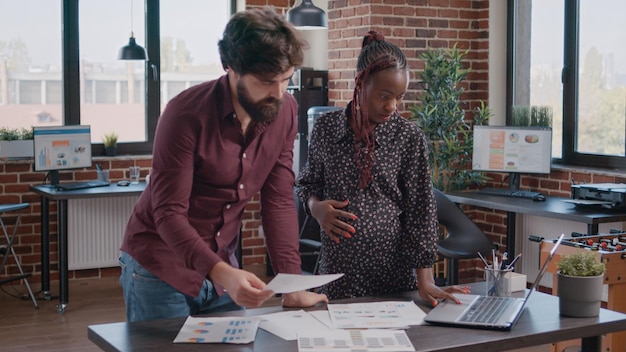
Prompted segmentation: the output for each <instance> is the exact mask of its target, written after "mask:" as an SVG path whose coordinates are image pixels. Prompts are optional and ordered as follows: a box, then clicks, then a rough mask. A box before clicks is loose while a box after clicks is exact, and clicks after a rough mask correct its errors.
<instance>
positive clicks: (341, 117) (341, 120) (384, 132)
mask: <svg viewBox="0 0 626 352" xmlns="http://www.w3.org/2000/svg"><path fill="white" fill-rule="evenodd" d="M350 104H352V102H350V103H349V104H348V107H347V108H346V109H345V110H340V111H338V112H335V113H336V114H337V119H336V120H337V123H338V125H337V126H336V127H335V128H334V130H335V131H336V135H335V139H336V141H337V142H339V141H341V140H343V139H344V138H350V139H352V138H354V132H352V128H351V127H350V124H349V123H348V116H347V112H348V111H350V110H349V109H350ZM335 113H333V114H335ZM402 118H403V117H402V116H400V115H398V113H397V112H394V113H393V114H391V118H390V119H389V121H387V122H385V123H383V124H380V125H378V126H376V128H375V129H374V143H376V144H377V145H379V146H386V145H389V144H390V143H392V142H393V140H392V136H393V133H392V132H393V131H394V130H396V129H397V128H399V126H398V119H402Z"/></svg>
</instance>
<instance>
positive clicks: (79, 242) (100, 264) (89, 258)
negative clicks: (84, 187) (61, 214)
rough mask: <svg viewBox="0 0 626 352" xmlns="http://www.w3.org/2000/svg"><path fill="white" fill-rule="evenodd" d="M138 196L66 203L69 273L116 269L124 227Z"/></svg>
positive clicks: (74, 200) (69, 201) (79, 200)
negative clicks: (71, 271)
mask: <svg viewBox="0 0 626 352" xmlns="http://www.w3.org/2000/svg"><path fill="white" fill-rule="evenodd" d="M138 198H139V196H127V197H111V198H92V199H70V200H68V214H67V222H68V224H67V236H68V268H69V269H70V270H80V269H94V268H108V267H114V266H118V265H119V264H118V261H117V259H118V257H119V248H120V245H121V243H122V238H123V236H124V230H125V229H126V223H127V222H128V219H129V217H130V214H131V212H132V210H133V207H134V205H135V202H137V199H138Z"/></svg>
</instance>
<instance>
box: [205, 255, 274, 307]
mask: <svg viewBox="0 0 626 352" xmlns="http://www.w3.org/2000/svg"><path fill="white" fill-rule="evenodd" d="M209 276H210V277H211V280H212V281H214V282H216V283H218V284H220V285H222V286H223V287H224V289H225V290H226V291H227V292H228V295H229V296H230V297H231V298H232V299H233V301H234V302H235V303H237V305H239V306H242V307H246V308H256V307H260V306H261V304H263V302H265V301H267V300H268V299H269V298H270V297H272V296H273V295H274V291H263V289H264V288H265V282H263V280H261V279H259V278H258V277H257V276H256V275H254V274H253V273H251V272H248V271H245V270H241V269H237V268H233V267H232V266H230V265H229V264H227V263H225V262H220V263H217V264H216V265H215V266H214V267H213V270H211V272H210V273H209Z"/></svg>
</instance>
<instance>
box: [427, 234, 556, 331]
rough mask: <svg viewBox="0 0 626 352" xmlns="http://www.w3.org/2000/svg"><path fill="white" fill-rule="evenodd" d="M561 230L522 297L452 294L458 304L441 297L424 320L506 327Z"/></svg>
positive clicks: (545, 265) (520, 309) (517, 313)
mask: <svg viewBox="0 0 626 352" xmlns="http://www.w3.org/2000/svg"><path fill="white" fill-rule="evenodd" d="M564 236H565V235H564V234H562V235H561V236H559V238H558V240H557V241H556V243H555V244H554V247H552V250H550V254H549V255H548V257H547V258H546V261H545V262H544V263H543V265H542V266H541V270H539V274H537V278H536V279H535V281H534V282H533V284H532V286H531V288H530V290H529V291H528V293H527V294H526V297H524V298H519V297H492V296H484V295H465V294H455V295H454V296H455V297H457V298H458V299H459V300H460V301H461V304H457V303H456V302H452V301H443V302H441V303H439V304H438V305H437V306H436V307H435V308H433V309H432V310H431V311H430V312H429V313H428V314H427V315H426V317H425V318H424V321H426V322H429V323H433V324H440V325H449V326H455V327H468V328H485V329H497V330H508V329H510V328H511V327H513V325H514V324H515V323H516V322H517V319H518V318H519V317H520V316H521V315H522V312H523V311H524V306H525V305H526V302H528V298H529V297H530V295H531V294H532V293H533V291H534V290H535V289H536V288H537V286H539V282H540V281H541V277H542V276H543V274H544V273H545V272H546V269H547V268H548V263H549V262H550V260H551V259H552V257H553V256H554V253H555V252H556V248H557V247H558V246H559V244H561V241H562V240H563V237H564Z"/></svg>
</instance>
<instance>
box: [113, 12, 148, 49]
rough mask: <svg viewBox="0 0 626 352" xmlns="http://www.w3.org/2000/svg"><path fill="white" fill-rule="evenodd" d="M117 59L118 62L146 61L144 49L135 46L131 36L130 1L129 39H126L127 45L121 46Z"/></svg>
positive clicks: (131, 17) (131, 16)
mask: <svg viewBox="0 0 626 352" xmlns="http://www.w3.org/2000/svg"><path fill="white" fill-rule="evenodd" d="M117 58H118V59H119V60H148V55H147V54H146V49H144V48H143V47H142V46H141V45H137V43H136V42H135V35H134V34H133V2H132V1H130V38H129V39H128V45H125V46H123V47H122V48H121V49H120V51H119V53H118V55H117Z"/></svg>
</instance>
